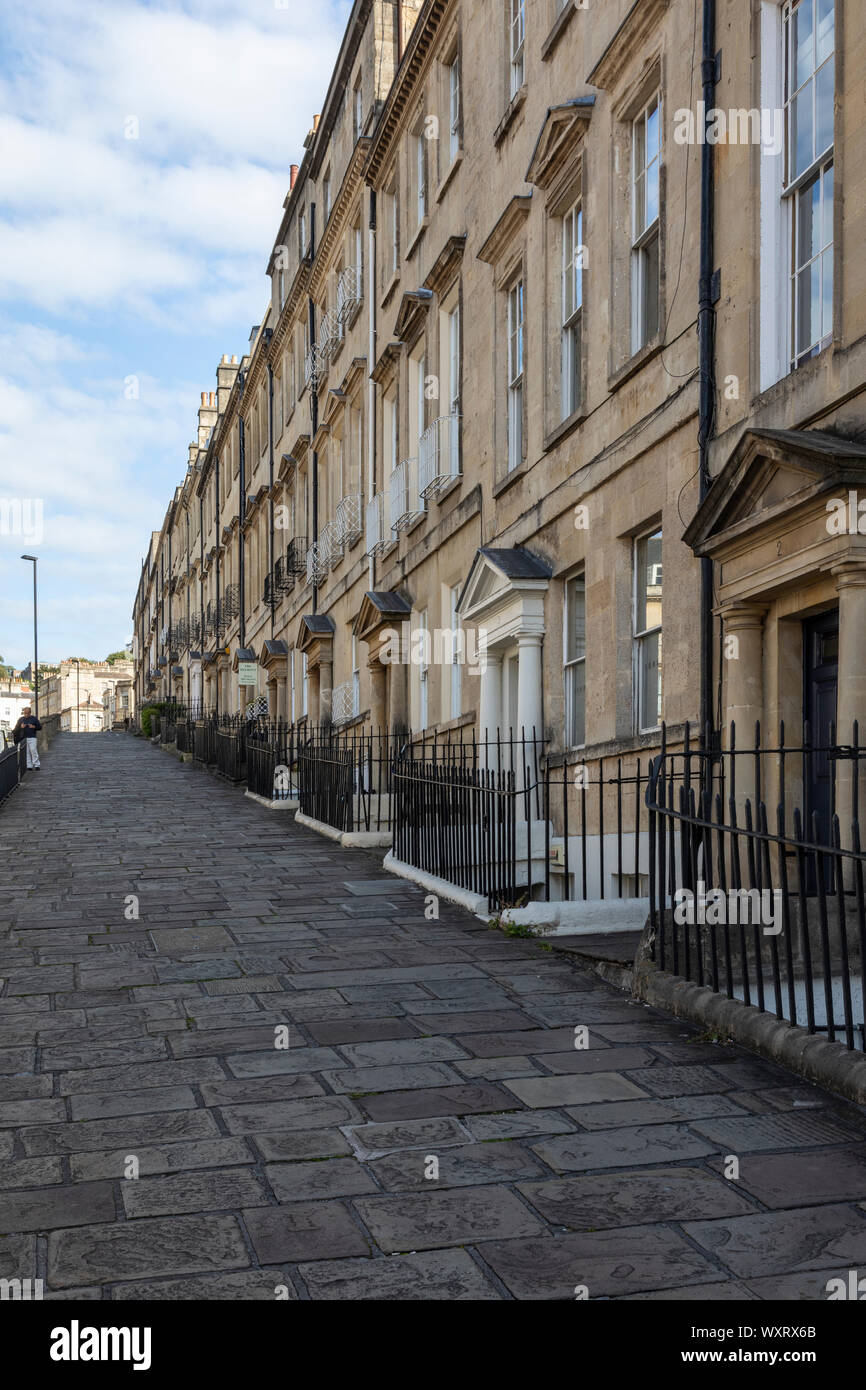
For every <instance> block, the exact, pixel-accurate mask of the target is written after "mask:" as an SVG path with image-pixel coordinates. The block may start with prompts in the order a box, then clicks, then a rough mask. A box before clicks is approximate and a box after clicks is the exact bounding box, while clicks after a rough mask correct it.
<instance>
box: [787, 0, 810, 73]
mask: <svg viewBox="0 0 866 1390" xmlns="http://www.w3.org/2000/svg"><path fill="white" fill-rule="evenodd" d="M791 25H792V32H793V49H794V57H795V64H796V67H795V73H796V82H795V86H796V87H802V85H803V83H804V82H805V81H806V80H807V78H808V77H809V76H810V74H811V73H812V71H813V70H814V46H813V41H812V40H813V24H812V0H802V3H801V4H800V5H798V7H797V9H796V10H795V11H794V13H793V15H792V16H791Z"/></svg>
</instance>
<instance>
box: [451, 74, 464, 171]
mask: <svg viewBox="0 0 866 1390" xmlns="http://www.w3.org/2000/svg"><path fill="white" fill-rule="evenodd" d="M462 95H463V92H462V83H461V80H460V53H459V51H458V52H457V53H455V54H454V57H453V59H452V60H451V62H450V63H449V64H448V154H449V163H450V164H453V163H454V161H455V159H456V158H457V156H458V154H459V153H460V108H461V101H462Z"/></svg>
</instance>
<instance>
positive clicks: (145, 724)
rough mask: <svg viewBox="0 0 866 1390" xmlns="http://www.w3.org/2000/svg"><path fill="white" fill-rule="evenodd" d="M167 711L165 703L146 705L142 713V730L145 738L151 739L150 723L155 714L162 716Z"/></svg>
mask: <svg viewBox="0 0 866 1390" xmlns="http://www.w3.org/2000/svg"><path fill="white" fill-rule="evenodd" d="M164 709H165V702H164V701H162V702H160V703H159V704H155V705H145V706H144V709H143V710H142V711H141V728H142V732H143V733H144V736H145V738H150V737H151V732H150V721H151V719H152V717H153V716H154V715H155V714H162V712H163V710H164Z"/></svg>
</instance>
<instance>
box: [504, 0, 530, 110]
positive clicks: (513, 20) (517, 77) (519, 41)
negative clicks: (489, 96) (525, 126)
mask: <svg viewBox="0 0 866 1390" xmlns="http://www.w3.org/2000/svg"><path fill="white" fill-rule="evenodd" d="M508 59H509V95H510V96H511V97H512V98H514V97H515V96H516V95H517V93H518V92H519V91H520V88H521V87H522V86H523V82H524V78H525V76H526V5H525V0H509V9H508Z"/></svg>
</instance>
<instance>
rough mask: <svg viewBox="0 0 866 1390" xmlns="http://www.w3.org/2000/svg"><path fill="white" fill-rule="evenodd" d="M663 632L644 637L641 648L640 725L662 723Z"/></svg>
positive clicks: (647, 726)
mask: <svg viewBox="0 0 866 1390" xmlns="http://www.w3.org/2000/svg"><path fill="white" fill-rule="evenodd" d="M661 645H662V644H661V633H660V632H654V633H653V634H652V635H651V636H650V637H644V638H643V639H642V641H641V648H640V662H641V671H640V685H641V702H640V727H641V728H642V729H652V728H654V727H655V725H657V724H660V723H661V713H662V709H661V705H662V666H661V655H662V653H661Z"/></svg>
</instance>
